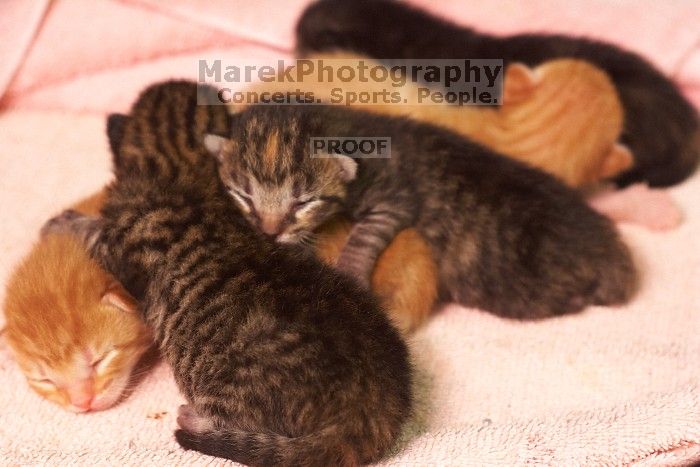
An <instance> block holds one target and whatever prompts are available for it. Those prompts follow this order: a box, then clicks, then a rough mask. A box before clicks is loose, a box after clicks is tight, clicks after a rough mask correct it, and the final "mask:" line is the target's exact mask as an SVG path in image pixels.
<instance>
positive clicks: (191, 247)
mask: <svg viewBox="0 0 700 467" xmlns="http://www.w3.org/2000/svg"><path fill="white" fill-rule="evenodd" d="M208 92H213V91H211V89H208V88H204V89H203V90H202V89H200V98H204V97H206V95H207V93H208ZM214 95H215V94H214ZM196 103H197V87H196V85H194V84H191V83H182V82H172V83H166V84H161V85H156V86H153V87H151V88H149V89H147V90H146V91H145V92H144V93H143V94H142V95H141V97H140V98H139V99H138V101H137V102H136V104H135V105H134V107H133V109H132V112H131V116H130V117H129V118H127V119H124V118H119V117H114V118H112V119H110V130H109V132H110V135H119V134H123V141H122V143H121V145H114V142H113V146H119V148H118V150H119V152H118V155H117V156H116V157H115V164H116V167H115V172H116V175H117V180H116V182H115V183H114V184H113V185H112V186H111V188H110V190H109V195H108V199H107V202H106V205H105V207H104V209H103V210H102V214H103V219H102V220H97V219H94V218H88V217H81V216H80V215H76V214H75V213H71V212H68V213H65V214H64V215H63V216H59V217H58V218H56V219H54V220H53V221H50V222H49V223H48V224H47V226H46V231H47V232H52V231H64V230H70V231H73V232H76V233H78V234H80V235H81V236H82V238H84V240H85V241H86V243H87V244H88V245H89V246H90V248H91V251H92V252H93V254H94V255H95V256H96V257H97V258H98V259H99V260H100V261H101V262H102V263H103V264H105V266H106V267H107V269H108V270H110V271H111V272H113V273H114V275H115V276H116V277H117V278H118V279H119V280H120V281H122V283H123V284H124V285H125V286H126V287H127V289H128V290H129V291H130V292H131V293H132V294H133V295H134V296H135V297H136V298H137V299H139V300H140V301H142V303H143V310H144V311H143V312H144V317H145V319H146V321H147V323H148V324H149V325H150V326H151V327H152V328H153V331H154V334H155V340H156V342H157V343H158V345H159V347H160V349H161V351H162V353H163V355H164V357H165V358H166V359H167V361H168V362H169V363H170V364H171V365H172V367H173V371H174V375H175V379H176V381H177V383H178V385H179V387H180V390H181V391H182V392H183V394H184V395H185V397H186V398H187V400H188V402H189V405H187V406H183V407H182V408H181V410H180V416H179V417H178V423H179V425H180V427H181V429H180V430H178V431H177V432H176V433H175V435H176V438H177V440H178V442H179V443H180V444H181V445H182V446H183V447H185V448H190V449H196V450H198V451H201V452H204V453H207V454H211V455H216V456H221V457H226V458H229V459H232V460H234V461H237V462H241V463H245V464H249V465H256V466H268V465H286V466H328V465H357V464H366V463H369V462H374V461H377V460H378V459H379V458H380V457H381V456H382V455H383V454H384V453H385V452H386V450H387V448H388V447H390V445H391V444H392V443H393V441H394V440H395V439H396V437H397V435H398V433H399V431H400V429H401V427H402V425H403V423H404V421H405V420H406V418H407V416H408V414H409V411H410V407H411V394H410V379H411V378H410V371H409V364H408V359H407V350H406V346H405V344H404V343H403V341H402V340H401V339H400V338H399V334H398V332H397V331H396V330H395V329H394V328H393V327H392V326H391V325H390V324H389V322H388V320H387V318H386V317H385V315H384V314H383V313H382V311H381V310H380V309H379V307H378V306H377V304H376V303H375V300H374V299H373V297H372V296H371V295H370V294H369V293H368V292H365V291H364V290H362V289H360V288H359V287H358V286H357V285H355V284H354V282H353V281H351V280H349V279H347V278H345V277H343V276H341V275H339V274H338V273H336V272H335V271H334V270H333V269H331V268H330V267H326V266H324V265H323V264H322V263H320V262H319V261H318V260H316V259H314V258H312V257H311V256H308V255H307V254H306V253H305V252H303V251H300V250H299V249H298V248H296V247H292V246H285V245H276V244H274V243H272V242H270V241H269V240H267V239H266V238H264V237H263V236H261V235H259V234H258V233H257V232H255V231H254V230H253V229H252V228H251V227H250V226H249V225H248V223H247V222H246V221H245V219H244V218H243V216H242V215H241V213H240V212H239V211H238V209H237V208H236V207H235V206H234V203H232V202H231V200H230V199H229V198H228V196H227V195H226V194H225V192H224V191H223V190H222V187H221V185H220V182H219V180H218V179H217V177H216V169H215V163H214V160H213V158H211V157H209V156H208V155H207V154H206V150H205V149H204V147H203V146H202V145H201V137H202V134H203V133H204V131H205V130H208V131H217V129H218V130H221V129H222V125H223V128H225V127H226V125H225V124H224V122H225V121H226V110H225V107H223V106H202V105H196ZM121 126H123V128H120V127H121Z"/></svg>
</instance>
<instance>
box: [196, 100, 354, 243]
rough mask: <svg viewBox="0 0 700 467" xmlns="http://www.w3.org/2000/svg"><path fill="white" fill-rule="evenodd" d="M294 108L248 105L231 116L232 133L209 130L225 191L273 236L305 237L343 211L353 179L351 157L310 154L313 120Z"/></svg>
mask: <svg viewBox="0 0 700 467" xmlns="http://www.w3.org/2000/svg"><path fill="white" fill-rule="evenodd" d="M314 118H315V116H307V115H304V114H303V113H302V112H299V111H296V110H294V109H285V108H279V107H276V108H273V107H251V108H249V109H247V110H244V111H242V112H241V113H239V114H238V115H236V116H234V118H233V125H232V130H231V135H230V138H224V137H221V136H217V135H211V134H210V135H207V136H206V137H205V141H204V142H205V146H206V147H207V149H208V150H209V151H210V152H211V153H212V154H214V155H215V156H216V157H217V159H218V161H219V175H220V177H221V180H222V181H223V183H224V185H225V187H226V189H227V191H228V192H229V194H230V195H231V197H232V198H233V199H234V200H235V202H236V203H237V204H238V206H239V207H240V209H241V211H242V212H243V213H244V214H245V216H246V217H247V218H248V220H249V221H250V223H251V224H252V225H254V226H255V227H257V228H258V229H259V230H260V231H261V232H262V233H264V234H266V235H268V236H269V237H271V238H272V239H274V240H275V241H279V242H284V243H294V242H300V241H303V240H304V239H306V238H307V237H308V235H310V234H311V232H312V231H313V230H315V229H316V228H317V227H318V226H320V225H321V224H323V223H324V222H325V221H326V220H328V219H330V218H331V217H332V216H333V215H334V214H336V213H338V212H339V211H341V210H342V208H343V204H344V200H345V197H346V186H347V184H348V183H349V182H350V181H351V180H353V179H354V178H355V173H356V170H357V163H356V162H355V161H354V160H353V159H352V158H350V157H347V156H342V155H334V156H333V157H311V150H310V138H311V137H313V136H315V134H314V130H313V129H314V127H315V125H316V122H314V121H313V119H314Z"/></svg>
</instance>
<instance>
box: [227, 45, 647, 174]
mask: <svg viewBox="0 0 700 467" xmlns="http://www.w3.org/2000/svg"><path fill="white" fill-rule="evenodd" d="M312 58H314V59H317V60H324V66H333V67H334V68H336V69H338V68H340V67H341V66H344V65H345V66H356V64H357V62H358V60H362V61H363V62H364V63H365V65H367V66H369V67H372V66H373V65H378V62H373V60H372V59H368V58H366V57H360V56H357V55H354V56H353V55H348V54H325V55H315V56H314V57H312ZM329 63H330V65H329ZM299 87H303V91H304V92H310V93H313V95H314V97H315V98H317V99H321V100H322V101H323V102H327V103H332V102H333V98H334V92H336V91H337V90H338V89H342V91H343V92H346V93H347V92H354V93H357V94H360V93H365V94H368V93H378V92H381V91H383V90H385V89H387V85H386V84H384V83H382V82H376V81H372V80H368V81H360V80H356V81H352V82H345V83H343V84H342V87H339V86H338V83H337V82H335V81H328V80H321V81H319V80H318V79H317V76H316V75H311V76H309V77H306V78H305V79H304V81H303V83H299V82H296V83H294V84H289V83H288V82H286V81H283V80H278V81H275V82H273V83H267V82H261V83H259V84H256V85H254V86H252V87H251V89H252V90H254V91H257V92H262V91H278V92H294V91H295V90H296V89H297V88H299ZM503 87H504V99H505V101H504V105H503V106H500V107H496V108H493V107H487V106H469V105H467V106H456V105H448V104H444V105H427V104H418V102H420V100H419V95H420V91H421V87H420V86H418V85H416V84H413V83H411V82H410V81H409V82H407V83H406V84H405V85H404V86H401V87H400V88H394V87H390V90H391V91H393V92H399V93H400V94H401V96H402V98H403V100H404V102H408V103H402V104H391V105H386V104H384V103H383V102H382V101H381V100H379V101H378V102H372V103H369V104H368V103H359V102H358V103H353V104H346V105H349V106H351V107H353V106H354V107H356V108H359V109H360V110H365V111H369V112H373V113H379V114H386V115H396V116H409V117H411V118H413V119H415V120H419V121H424V122H426V123H431V124H433V125H437V126H441V127H444V128H447V129H449V130H452V131H455V132H456V133H460V134H462V135H464V136H466V137H468V138H470V139H472V140H474V141H477V142H479V143H481V144H483V145H485V146H487V147H488V148H490V149H493V150H494V151H496V152H498V153H500V154H503V155H505V156H509V157H512V158H514V159H518V160H521V161H523V162H526V163H528V164H530V165H532V166H534V167H537V168H539V169H542V170H544V171H545V172H549V173H550V174H552V175H554V176H556V177H558V178H559V179H561V180H563V181H564V182H565V183H567V184H568V185H569V186H572V187H582V186H587V185H591V184H593V183H596V182H598V181H600V180H603V179H608V178H611V177H614V176H616V175H618V174H619V173H620V172H622V171H624V170H627V169H629V168H630V167H631V166H632V163H633V156H632V154H631V153H630V151H629V150H628V149H627V148H626V147H625V146H624V145H621V144H619V143H617V140H618V139H619V137H620V134H621V132H622V121H623V115H622V104H621V103H620V100H619V98H618V96H617V92H616V90H615V86H614V85H613V84H612V83H611V82H610V79H609V78H608V76H607V75H606V74H605V73H604V72H603V71H602V70H600V69H599V68H597V67H595V66H593V65H591V64H589V63H588V62H585V61H583V60H569V59H558V60H550V61H547V62H544V63H543V64H542V65H540V66H538V67H536V68H535V69H531V68H529V67H527V66H526V65H523V64H519V63H512V64H511V65H510V66H509V67H508V68H507V70H506V73H505V79H504V83H503ZM232 107H233V110H234V111H240V110H241V109H243V108H245V107H246V105H245V104H235V105H233V106H232Z"/></svg>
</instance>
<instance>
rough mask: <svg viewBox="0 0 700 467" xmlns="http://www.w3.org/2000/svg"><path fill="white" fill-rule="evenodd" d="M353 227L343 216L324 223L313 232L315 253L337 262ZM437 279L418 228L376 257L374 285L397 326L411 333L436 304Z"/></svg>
mask: <svg viewBox="0 0 700 467" xmlns="http://www.w3.org/2000/svg"><path fill="white" fill-rule="evenodd" d="M351 229H352V224H351V223H350V222H348V221H347V220H344V219H342V218H335V219H332V220H331V221H329V222H326V223H325V224H323V225H322V226H321V227H320V228H318V229H317V230H316V231H315V233H314V237H315V240H316V241H315V242H314V247H315V250H316V254H317V255H318V256H319V257H320V258H321V259H322V260H323V261H325V262H326V263H327V264H330V265H335V263H336V261H337V260H338V257H339V256H340V252H341V251H342V250H343V247H344V246H345V243H346V242H347V239H348V236H349V235H350V231H351ZM437 280H438V279H437V265H436V264H435V260H433V257H432V251H431V250H430V246H429V245H428V244H427V243H426V242H425V240H423V238H422V237H421V236H420V234H419V233H418V232H417V231H416V230H415V229H406V230H402V231H401V232H399V233H398V235H397V236H396V237H395V238H394V239H393V240H392V241H391V243H389V246H387V248H386V250H384V252H383V253H382V254H381V255H380V256H379V258H378V259H377V265H376V266H375V268H374V271H373V272H372V279H371V285H372V291H373V292H374V293H375V294H376V295H377V296H378V297H379V299H380V300H381V302H382V304H383V305H384V309H386V311H387V313H388V315H389V317H390V318H391V320H392V322H393V323H394V325H395V326H396V327H398V328H399V329H400V330H401V331H402V332H404V333H408V332H410V331H415V330H416V329H417V328H418V327H420V326H421V325H422V324H423V323H424V322H425V321H426V319H427V318H428V316H429V315H430V312H431V311H432V310H433V308H434V307H435V302H436V300H437V287H438V285H437Z"/></svg>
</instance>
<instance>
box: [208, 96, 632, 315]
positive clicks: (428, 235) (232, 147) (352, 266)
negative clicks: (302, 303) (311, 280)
mask: <svg viewBox="0 0 700 467" xmlns="http://www.w3.org/2000/svg"><path fill="white" fill-rule="evenodd" d="M273 133H275V134H281V135H284V137H283V141H289V143H288V144H286V145H282V146H279V152H278V155H277V158H271V157H270V156H269V155H265V156H264V157H261V155H260V154H261V153H262V151H260V150H257V149H256V148H264V147H268V145H267V143H266V139H265V135H268V134H273ZM345 136H347V137H355V136H372V137H389V138H391V149H392V153H391V158H390V159H358V160H357V161H356V162H357V164H358V168H357V177H356V178H355V179H354V180H351V181H348V180H347V179H346V178H344V172H343V170H342V165H343V163H342V162H341V161H342V159H340V160H339V159H335V158H331V159H329V158H325V159H324V158H313V157H309V155H308V150H307V148H308V144H309V140H310V138H311V137H345ZM219 157H220V160H221V164H220V169H219V173H220V175H221V177H222V180H223V181H224V183H225V184H226V185H227V187H229V188H230V189H231V190H235V189H237V186H238V184H239V183H240V180H246V181H247V183H248V184H250V185H258V186H260V187H269V188H268V189H269V190H278V189H279V187H280V186H296V187H298V190H299V195H298V196H299V197H300V198H302V199H304V197H311V198H312V199H315V200H317V201H318V202H319V204H318V205H317V207H316V208H315V210H312V211H311V212H310V213H308V214H309V215H307V216H306V217H300V216H293V217H291V218H290V220H289V221H288V222H289V223H288V226H287V227H286V229H287V230H288V231H292V232H295V233H297V235H298V236H300V237H303V232H312V231H313V230H314V229H315V228H316V227H317V225H318V224H320V223H321V222H323V221H324V220H326V216H327V212H335V210H344V211H346V212H347V214H349V216H350V217H351V218H352V219H353V220H354V221H355V225H354V226H353V228H352V231H351V233H350V237H349V239H348V241H347V244H346V246H345V247H344V249H343V251H342V253H341V255H340V258H339V259H338V263H337V264H338V266H339V267H340V268H341V269H342V270H344V271H346V272H349V273H350V274H351V275H353V276H355V277H356V278H358V279H359V280H360V281H361V282H363V283H364V284H368V283H369V279H370V275H371V273H372V271H373V268H374V263H375V260H376V259H377V258H378V256H379V254H380V253H381V252H382V251H383V250H384V249H385V248H386V246H387V245H388V244H389V242H390V241H391V240H392V239H393V238H394V237H395V236H396V234H397V233H398V232H399V231H401V230H402V229H405V228H407V227H415V228H416V229H417V231H418V233H419V234H420V235H421V236H422V237H424V238H425V239H426V241H427V242H428V244H429V245H430V247H431V250H432V252H433V255H434V258H435V259H436V262H437V263H438V274H439V276H438V277H439V282H440V284H439V287H440V298H441V300H443V301H457V302H460V303H462V304H465V305H468V306H477V307H480V308H483V309H486V310H490V311H492V312H494V313H497V314H499V315H502V316H507V317H516V318H542V317H547V316H552V315H558V314H564V313H570V312H574V311H578V310H581V309H583V308H584V307H585V306H587V305H590V304H597V305H613V304H620V303H624V302H625V301H627V300H628V299H629V298H630V297H631V296H632V294H633V292H634V290H635V288H636V271H635V268H634V265H633V263H632V259H631V257H630V253H629V251H628V250H627V248H626V246H625V245H624V244H623V243H622V241H621V240H620V238H619V237H618V235H617V233H616V231H615V229H614V226H613V225H612V224H611V222H610V221H608V220H607V219H605V218H603V217H602V216H600V215H598V214H596V213H595V212H593V211H592V210H591V209H590V208H589V207H588V206H587V205H586V204H585V203H584V201H583V200H582V199H581V197H580V196H579V195H578V194H577V193H576V192H575V191H573V190H571V189H570V188H567V187H566V186H564V185H563V184H562V183H560V182H558V181H557V180H556V179H554V178H553V177H551V176H549V175H547V174H545V173H543V172H540V171H538V170H536V169H532V168H529V167H527V166H525V165H524V164H521V163H519V162H517V161H513V160H509V159H506V158H505V157H500V156H498V155H496V154H495V153H492V152H490V151H488V150H487V149H485V148H482V147H481V146H478V145H476V144H473V143H471V142H469V141H467V140H465V139H463V138H461V137H459V136H458V135H456V134H454V133H451V132H449V131H446V130H442V129H439V128H437V127H433V126H430V125H426V124H421V123H418V122H414V121H411V120H408V119H405V118H391V117H386V116H379V115H372V114H369V113H364V112H359V111H356V110H350V109H345V108H341V107H337V106H328V107H323V108H321V107H309V106H307V107H302V106H295V107H284V106H280V107H265V106H259V107H249V108H247V109H245V110H243V111H242V112H240V113H237V114H236V115H235V118H234V120H233V122H232V130H231V141H230V142H228V143H226V144H222V145H221V152H220V155H219ZM270 161H273V162H274V164H273V165H270V164H269V163H270ZM265 197H266V194H265V193H253V196H252V197H251V200H252V202H253V203H255V202H257V201H256V199H265ZM324 199H330V200H332V201H325V202H324V201H323V200H324ZM331 206H333V208H331ZM267 209H271V208H270V207H269V206H268V207H267Z"/></svg>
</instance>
